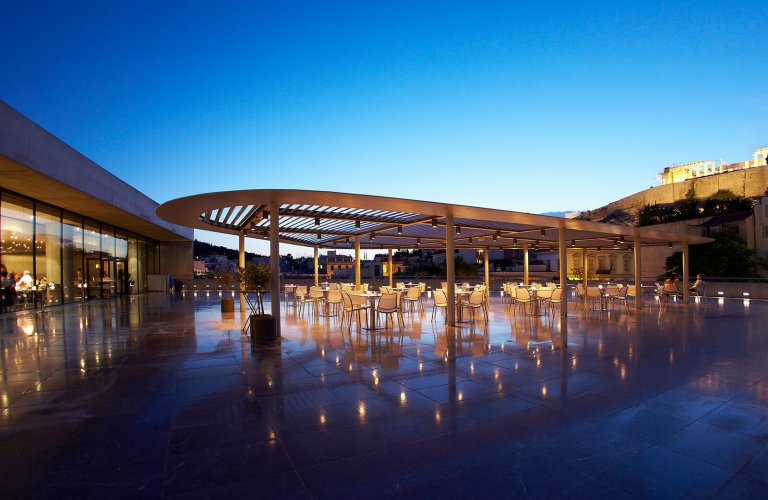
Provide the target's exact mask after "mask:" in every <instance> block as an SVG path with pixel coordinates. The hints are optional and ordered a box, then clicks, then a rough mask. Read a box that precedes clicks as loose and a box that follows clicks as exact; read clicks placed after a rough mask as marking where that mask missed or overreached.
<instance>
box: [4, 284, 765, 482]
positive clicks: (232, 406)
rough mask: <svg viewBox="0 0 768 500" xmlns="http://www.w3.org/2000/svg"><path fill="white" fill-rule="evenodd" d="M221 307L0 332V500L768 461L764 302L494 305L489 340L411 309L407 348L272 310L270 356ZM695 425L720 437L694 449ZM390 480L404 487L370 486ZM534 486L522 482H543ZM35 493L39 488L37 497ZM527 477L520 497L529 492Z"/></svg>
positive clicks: (70, 308)
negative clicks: (646, 463) (652, 460)
mask: <svg viewBox="0 0 768 500" xmlns="http://www.w3.org/2000/svg"><path fill="white" fill-rule="evenodd" d="M219 301H220V297H219V296H218V295H217V294H216V293H209V294H206V293H204V292H201V293H197V294H196V295H195V294H193V293H189V294H180V295H164V294H149V295H145V296H137V297H123V298H121V299H119V300H114V301H93V302H88V303H86V304H85V305H81V304H73V305H67V306H63V307H56V308H50V309H47V310H46V312H45V313H42V312H25V313H19V314H15V315H5V316H2V317H0V327H1V328H2V335H0V354H2V356H1V357H0V404H1V405H2V415H1V416H0V417H1V418H0V424H2V429H0V430H1V431H2V435H1V436H0V439H2V441H1V442H2V443H3V446H4V447H5V448H6V449H7V450H13V451H12V452H8V453H5V454H0V474H5V475H4V478H5V479H7V480H8V481H9V482H8V483H7V484H8V485H9V486H8V489H7V492H8V493H9V495H10V496H46V495H47V494H48V493H51V492H52V491H58V490H57V489H56V487H57V486H58V487H59V488H64V489H63V490H61V491H66V492H68V493H72V496H78V495H76V494H74V493H76V492H75V491H74V490H72V489H71V488H73V487H74V486H72V485H77V487H80V488H85V489H86V490H87V489H88V488H89V487H90V486H88V485H92V484H94V481H93V480H94V478H93V476H92V474H94V472H88V471H102V472H103V471H104V470H105V467H107V468H109V467H111V466H114V467H119V468H120V470H125V471H133V472H125V473H124V474H127V476H126V477H127V479H126V480H124V481H122V482H120V481H117V482H116V483H115V484H116V488H122V489H120V494H122V495H126V494H132V493H136V494H138V492H139V491H142V492H144V493H147V492H149V493H150V494H149V495H148V496H162V495H173V494H176V493H184V492H191V491H196V492H204V493H207V494H221V493H222V492H224V491H230V492H231V491H240V492H241V493H242V490H237V488H235V490H225V489H223V488H232V487H233V486H232V485H240V484H241V483H243V484H245V483H247V484H250V485H251V486H253V481H254V477H253V474H254V472H253V470H254V468H253V467H252V466H251V464H253V463H260V464H262V465H263V466H266V469H265V470H266V471H268V472H269V474H267V473H266V472H264V473H260V472H256V473H255V474H256V475H257V479H258V481H256V483H257V484H258V486H257V487H256V489H255V490H253V491H249V492H250V493H252V494H257V493H261V494H262V496H270V495H273V496H281V495H289V494H292V492H294V493H295V492H296V491H298V493H299V496H301V495H302V494H303V495H305V496H306V495H309V496H334V495H341V496H345V495H347V494H351V493H352V492H353V491H360V490H359V488H366V491H370V492H371V495H372V496H392V495H397V494H401V493H402V492H401V491H399V490H393V489H392V488H393V487H392V484H422V482H424V481H426V482H427V483H429V480H428V479H429V478H433V479H434V476H432V475H431V474H434V473H435V472H434V471H435V468H433V467H431V466H429V465H428V464H433V463H440V464H441V466H442V467H443V468H444V469H445V471H451V470H456V469H460V470H465V469H466V470H471V471H473V472H472V474H470V475H469V476H467V475H462V476H461V477H463V478H465V479H463V480H462V481H466V484H465V483H461V484H465V485H464V486H459V485H458V484H457V483H456V482H455V481H454V482H450V481H449V482H445V483H444V484H445V485H447V487H448V488H449V489H450V491H448V492H447V494H449V495H451V494H452V493H458V495H453V496H462V495H464V496H470V497H471V496H477V495H475V494H473V493H472V492H473V491H475V490H474V489H473V488H475V487H478V486H479V485H478V484H477V483H475V482H474V481H473V480H472V478H473V477H483V478H484V480H485V481H492V480H490V479H489V478H488V477H487V476H486V475H484V472H483V470H484V469H483V468H482V464H484V463H485V462H488V461H491V462H493V461H494V460H497V459H499V460H500V459H501V457H507V460H509V464H510V467H518V468H525V467H528V466H527V465H525V464H529V463H538V464H540V465H541V463H542V462H540V461H539V462H537V460H542V458H541V457H548V458H549V460H550V461H551V462H552V464H559V465H560V466H564V464H565V465H567V464H570V465H569V467H570V468H568V467H561V468H560V469H558V470H566V471H567V470H573V471H575V472H577V473H578V474H577V476H578V477H580V478H581V481H582V482H583V481H587V480H589V478H591V477H595V476H596V475H597V474H601V473H605V474H608V471H612V470H619V469H620V468H619V469H616V467H617V466H618V464H624V463H625V461H628V462H626V463H628V464H631V463H632V462H631V460H632V458H631V457H634V456H635V455H637V456H640V455H639V454H641V452H642V450H645V449H646V448H648V447H649V446H654V447H656V446H659V447H660V448H662V449H664V450H667V449H668V448H669V449H673V448H674V450H675V453H681V455H680V456H685V457H686V458H685V460H689V461H701V463H711V462H712V461H713V460H715V458H712V457H718V458H717V460H715V461H718V463H719V464H720V465H718V467H723V466H726V469H727V470H731V469H728V468H729V467H730V468H732V469H733V470H734V471H736V470H742V467H745V466H746V465H747V463H748V462H749V460H751V458H750V457H760V456H761V455H760V454H759V453H758V451H759V449H755V447H757V448H759V447H760V446H768V438H766V437H765V436H766V435H765V429H764V426H762V424H760V422H762V421H763V420H764V419H762V420H760V419H761V418H762V417H760V415H762V416H764V415H765V414H766V411H768V396H766V395H767V394H768V390H767V389H766V387H768V368H766V365H765V363H764V359H765V355H766V354H768V339H767V338H766V334H765V329H764V328H760V326H759V325H760V324H762V323H761V322H762V321H763V320H764V319H765V318H766V317H767V316H768V305H766V303H765V302H763V301H757V300H750V301H749V305H745V304H744V303H743V301H741V300H724V301H723V303H722V304H721V303H718V302H716V301H714V300H713V301H711V303H710V304H693V305H691V306H689V307H685V306H683V305H682V304H669V305H666V304H665V305H658V304H653V305H652V306H651V307H646V308H645V309H643V310H642V311H635V310H629V311H628V310H626V309H625V308H619V309H617V310H609V311H588V310H584V309H583V308H580V307H578V306H577V305H574V304H571V306H570V308H571V309H570V312H569V315H568V316H567V318H563V317H561V316H560V315H559V313H555V314H554V315H553V314H549V313H546V314H542V315H526V314H523V313H522V312H521V311H514V310H513V309H512V308H510V307H509V306H508V305H507V304H505V303H502V302H501V301H500V300H499V299H498V297H496V298H494V299H492V300H491V304H490V311H489V313H490V314H489V320H488V321H487V322H486V321H484V320H482V319H481V318H480V316H478V318H476V319H475V321H473V322H467V323H461V324H459V325H457V326H456V327H448V326H447V325H446V324H445V321H444V319H443V316H442V312H438V314H437V319H436V321H434V322H433V321H431V317H432V311H431V303H430V301H429V300H427V301H426V304H425V305H426V307H425V310H423V311H422V310H417V311H414V312H409V313H406V314H404V318H403V319H404V325H405V326H404V328H403V329H402V330H400V328H398V327H397V326H395V327H394V328H393V327H392V326H391V325H390V326H389V327H388V328H385V329H380V330H368V329H366V328H365V322H363V324H362V325H361V324H358V323H357V322H353V323H352V324H351V325H346V324H345V325H343V326H342V325H341V321H340V318H337V317H326V316H320V315H316V314H314V313H312V312H311V311H305V312H304V314H299V313H298V312H297V311H296V309H295V308H294V307H292V306H291V305H290V304H282V307H281V310H282V312H283V314H284V317H283V323H282V333H283V336H282V338H281V339H280V340H279V341H278V342H277V343H276V344H275V345H271V346H264V347H253V346H251V344H250V342H249V341H248V339H247V337H246V336H244V335H243V334H242V331H241V329H240V327H241V325H242V322H243V319H244V318H243V315H242V314H241V312H240V311H236V312H235V313H221V312H220V307H219ZM267 307H269V306H267ZM380 324H383V323H380ZM395 325H397V322H395ZM729 415H730V416H729ZM734 415H736V416H734ZM756 419H757V420H756ZM696 425H701V426H704V425H706V426H709V427H706V429H709V432H710V435H711V433H712V432H714V431H712V429H711V428H716V431H717V433H719V434H718V436H720V437H718V438H717V440H714V439H713V440H712V441H708V439H709V438H708V437H706V436H705V437H703V438H700V439H699V440H698V444H697V441H696V439H693V438H691V437H690V436H689V434H690V433H691V432H693V431H692V430H690V429H695V428H696V427H695V426H696ZM686 429H688V430H686ZM703 429H704V428H703ZM685 432H687V433H689V434H684V433H685ZM702 432H703V431H702ZM40 433H42V434H40ZM729 433H732V434H729ZM38 435H45V436H46V437H45V440H39V439H38V438H37V437H36V436H38ZM585 436H586V437H585ZM676 436H677V437H676ZM722 436H725V437H727V439H725V440H723V439H721V437H722ZM744 436H746V437H744ZM686 440H689V441H690V443H691V444H690V445H686V444H685V443H687V442H689V441H686ZM38 441H39V442H38ZM701 442H703V443H708V444H707V445H706V446H702V445H701V444H700V443H701ZM721 442H728V443H730V444H731V445H732V447H736V448H737V449H740V450H743V451H744V454H743V455H740V454H738V453H734V452H732V451H729V452H728V454H727V455H725V456H728V457H731V456H733V457H734V458H733V462H729V463H727V464H723V463H722V461H723V460H724V459H723V458H722V457H723V456H724V453H723V452H722V450H721V449H720V448H719V445H718V443H721ZM33 444H34V446H33ZM739 447H740V448H739ZM113 449H118V450H120V453H113V452H112V451H111V450H113ZM626 450H633V452H632V453H633V454H630V455H625V453H627V452H626ZM523 452H524V454H523V455H520V456H519V457H518V455H519V454H521V453H523ZM748 452H749V453H748ZM664 453H672V452H670V451H665V452H664ZM750 453H751V454H750ZM665 456H667V458H669V455H665ZM741 456H744V457H747V458H745V459H744V460H743V461H742V462H738V459H737V457H741ZM680 460H683V459H680ZM755 460H758V458H755ZM241 461H242V462H244V463H247V464H248V465H249V467H248V468H245V467H242V466H241V465H240V462H241ZM401 462H402V463H408V464H410V465H409V467H410V468H411V469H410V470H412V471H414V474H415V475H414V474H405V473H404V472H403V471H402V468H397V467H394V466H392V467H390V466H388V465H386V464H394V463H401ZM673 462H674V460H673ZM158 463H159V464H163V465H162V466H160V467H157V466H156V464H158ZM222 463H225V464H226V468H225V469H222V468H221V467H220V465H218V464H222ZM681 463H682V462H681ZM696 463H698V462H696ZM165 464H167V466H166V465H165ZM267 464H268V466H267ZM382 464H385V465H382ZM553 466H554V465H553ZM737 466H738V467H737ZM494 467H502V468H503V467H504V466H503V465H501V464H500V463H495V465H494ZM638 467H641V466H640V465H638ZM755 467H758V465H755ZM110 470H112V469H110ZM114 470H117V469H114ZM209 470H216V471H217V473H216V474H209V473H208V472H206V471H209ZM374 470H375V471H377V472H376V473H374V472H372V471H374ZM515 470H517V469H515ZM520 470H522V469H520ZM526 470H527V469H526ZM536 470H539V469H533V470H531V471H528V472H529V473H530V474H531V478H532V479H531V481H532V480H533V478H538V479H539V480H541V479H542V478H541V476H537V475H536ZM744 470H749V468H745V469H744ZM147 471H152V472H151V473H148V472H147ZM318 471H322V474H319V473H318ZM344 471H348V472H344ZM89 474H91V475H89ZM318 474H319V475H318ZM446 474H447V476H443V475H441V476H440V477H441V478H442V479H443V480H445V479H448V478H451V479H454V480H455V477H454V476H453V474H450V473H448V472H446ZM612 474H617V473H616V472H612ZM32 477H46V478H48V479H49V481H47V482H46V481H42V482H40V483H39V485H38V486H36V488H38V489H39V490H32V491H33V493H34V494H31V493H29V491H27V490H25V489H24V488H28V487H29V478H32ZM321 477H322V479H323V481H320V478H321ZM527 477H528V476H526V477H525V478H518V479H516V480H519V481H522V482H523V483H524V484H526V485H527V486H528V487H530V488H534V489H535V488H537V487H539V486H537V485H538V484H539V483H534V482H529V480H528V479H527ZM606 477H613V476H606ZM276 478H280V479H276ZM467 478H468V479H467ZM561 480H563V479H555V481H561ZM329 481H330V483H331V484H333V485H335V487H336V488H337V489H332V490H329V489H328V488H327V487H326V486H325V485H326V484H327V483H328V482H329ZM398 481H399V482H398ZM403 481H405V482H403ZM408 481H413V483H408ZM492 482H493V481H492ZM62 483H65V484H64V486H62ZM98 484H100V485H101V486H102V487H103V483H98ZM110 484H112V483H110ZM441 484H442V483H441ZM494 484H495V483H494ZM569 484H572V483H569ZM616 484H617V485H619V486H616V488H617V489H620V490H621V491H624V489H622V488H624V486H621V484H620V482H619V481H618V479H616ZM723 484H724V483H723ZM48 485H50V486H51V488H53V489H52V490H51V491H49V490H48V489H47V487H48ZM339 485H342V486H339ZM499 486H501V485H499ZM259 488H267V489H259ZM268 488H273V489H268ZM349 488H352V489H349ZM408 488H410V487H408ZM107 489H109V488H107ZM83 491H85V490H83ZM420 491H421V490H420ZM478 491H482V490H478ZM536 491H538V490H536ZM20 492H23V493H24V494H20V495H16V493H20ZM270 492H272V493H270ZM415 492H416V490H414V492H413V493H414V494H415ZM38 493H39V494H38ZM81 493H82V491H81ZM100 493H101V494H106V493H109V492H108V491H107V492H106V493H105V492H104V491H100ZM421 493H423V491H421ZM628 493H630V494H631V491H630V492H628ZM480 496H483V495H480ZM555 496H557V495H556V494H555Z"/></svg>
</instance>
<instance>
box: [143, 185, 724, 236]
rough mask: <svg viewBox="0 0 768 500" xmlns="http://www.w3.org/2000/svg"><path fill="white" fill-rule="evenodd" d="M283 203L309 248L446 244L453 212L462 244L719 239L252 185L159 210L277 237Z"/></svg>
mask: <svg viewBox="0 0 768 500" xmlns="http://www.w3.org/2000/svg"><path fill="white" fill-rule="evenodd" d="M271 203H276V204H277V205H278V206H279V240H280V241H281V242H282V243H291V244H294V245H302V246H308V247H314V246H318V247H321V248H329V249H352V248H354V247H355V238H356V237H357V236H360V240H361V241H360V246H361V248H363V249H387V248H399V249H409V248H410V249H415V248H422V249H430V248H433V249H438V248H445V239H446V231H445V224H446V216H450V215H452V216H453V218H454V225H455V226H456V229H455V234H454V241H455V248H522V246H523V245H524V244H528V245H530V246H533V247H536V248H538V249H539V250H545V249H557V248H559V237H560V235H559V230H560V228H563V229H564V230H565V239H566V246H567V247H568V248H589V249H598V248H603V249H608V248H627V249H628V248H630V247H631V246H632V245H634V244H636V243H638V242H639V243H640V244H641V245H642V246H648V245H669V244H674V243H680V242H687V243H688V244H699V243H708V242H710V241H712V239H711V238H705V237H701V236H693V235H689V234H683V233H672V232H663V231H657V230H652V229H645V228H633V227H627V226H617V225H612V224H602V223H597V222H590V221H585V220H576V219H562V218H558V217H550V216H545V215H535V214H529V213H524V212H513V211H509V210H498V209H492V208H480V207H471V206H465V205H454V204H448V203H437V202H430V201H417V200H406V199H401V198H388V197H384V196H370V195H361V194H349V193H335V192H330V191H305V190H292V189H251V190H240V191H224V192H217V193H206V194H199V195H194V196H188V197H184V198H177V199H175V200H170V201H167V202H165V203H163V204H162V205H160V206H159V207H158V208H157V215H158V216H159V217H161V218H163V219H165V220H167V221H169V222H172V223H174V224H179V225H182V226H187V227H192V228H195V229H202V230H206V231H215V232H220V233H228V234H233V235H238V234H240V233H242V232H244V233H245V235H246V236H247V237H251V238H258V239H269V217H270V215H271V214H270V213H269V207H270V204H271Z"/></svg>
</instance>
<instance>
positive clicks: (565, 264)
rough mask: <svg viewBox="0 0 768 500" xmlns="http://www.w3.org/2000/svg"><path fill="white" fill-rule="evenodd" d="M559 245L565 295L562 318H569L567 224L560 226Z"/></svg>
mask: <svg viewBox="0 0 768 500" xmlns="http://www.w3.org/2000/svg"><path fill="white" fill-rule="evenodd" d="M558 240H559V241H558V243H559V250H560V288H562V289H563V294H562V295H561V296H560V298H561V299H562V302H560V317H562V318H565V317H566V316H568V250H567V247H566V246H565V223H562V224H561V225H560V228H559V230H558Z"/></svg>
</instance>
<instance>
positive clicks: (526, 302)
mask: <svg viewBox="0 0 768 500" xmlns="http://www.w3.org/2000/svg"><path fill="white" fill-rule="evenodd" d="M531 300H532V299H531V292H529V291H528V289H527V288H525V287H524V286H520V287H517V290H516V291H515V303H516V305H517V306H522V307H523V313H525V314H530V309H531Z"/></svg>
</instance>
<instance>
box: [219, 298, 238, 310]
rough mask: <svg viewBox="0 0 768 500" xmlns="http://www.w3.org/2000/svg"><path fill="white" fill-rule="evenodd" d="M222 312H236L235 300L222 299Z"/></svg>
mask: <svg viewBox="0 0 768 500" xmlns="http://www.w3.org/2000/svg"><path fill="white" fill-rule="evenodd" d="M221 312H223V313H231V312H235V299H221Z"/></svg>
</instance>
